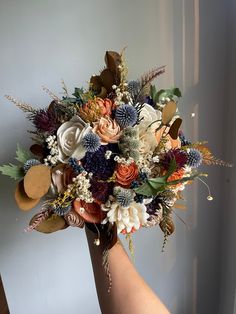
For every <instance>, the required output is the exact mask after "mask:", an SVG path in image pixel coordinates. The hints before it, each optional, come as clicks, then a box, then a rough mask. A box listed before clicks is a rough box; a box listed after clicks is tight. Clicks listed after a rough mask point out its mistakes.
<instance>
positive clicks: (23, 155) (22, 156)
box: [15, 144, 32, 164]
mask: <svg viewBox="0 0 236 314" xmlns="http://www.w3.org/2000/svg"><path fill="white" fill-rule="evenodd" d="M31 158H32V155H31V154H30V152H28V151H27V150H25V149H23V148H22V147H21V146H20V145H19V144H17V149H16V157H15V159H16V160H18V161H19V162H21V163H23V164H24V163H25V162H26V161H27V160H29V159H31Z"/></svg>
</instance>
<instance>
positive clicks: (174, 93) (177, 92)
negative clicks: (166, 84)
mask: <svg viewBox="0 0 236 314" xmlns="http://www.w3.org/2000/svg"><path fill="white" fill-rule="evenodd" d="M172 91H173V95H175V96H177V97H182V93H181V91H180V89H179V88H178V87H175V88H173V89H172Z"/></svg>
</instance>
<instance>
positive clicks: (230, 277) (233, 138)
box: [219, 0, 236, 314]
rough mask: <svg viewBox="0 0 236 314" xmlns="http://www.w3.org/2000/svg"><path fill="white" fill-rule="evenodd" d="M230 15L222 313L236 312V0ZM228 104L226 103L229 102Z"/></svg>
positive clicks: (228, 18)
mask: <svg viewBox="0 0 236 314" xmlns="http://www.w3.org/2000/svg"><path fill="white" fill-rule="evenodd" d="M229 9H230V10H229V12H228V15H227V46H226V47H227V62H226V73H227V78H228V79H227V81H226V82H227V86H226V96H225V102H224V117H225V127H224V130H225V133H226V134H227V136H228V140H227V141H226V143H225V156H226V157H225V158H228V159H230V160H232V162H233V163H234V168H232V169H231V171H230V173H229V172H228V173H225V175H224V182H226V184H225V185H224V196H225V197H224V203H223V206H222V215H221V217H222V219H221V221H222V223H221V234H222V237H221V247H222V251H221V284H220V287H221V290H220V292H221V293H220V311H219V313H227V314H228V313H233V314H235V313H236V271H235V265H236V242H235V240H236V228H235V223H236V205H235V204H236V194H235V186H236V167H235V166H236V150H235V143H236V124H235V117H236V106H235V105H236V101H235V85H236V59H235V56H236V20H235V15H236V2H235V1H234V0H230V1H229ZM225 104H226V105H225Z"/></svg>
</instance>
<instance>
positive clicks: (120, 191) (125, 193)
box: [113, 187, 133, 207]
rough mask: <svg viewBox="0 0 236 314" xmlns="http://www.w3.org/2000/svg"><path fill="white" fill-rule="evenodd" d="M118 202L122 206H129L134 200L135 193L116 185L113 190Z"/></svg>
mask: <svg viewBox="0 0 236 314" xmlns="http://www.w3.org/2000/svg"><path fill="white" fill-rule="evenodd" d="M113 193H114V195H115V197H116V200H117V202H118V203H119V204H120V205H121V206H122V207H127V206H129V205H130V203H132V201H133V193H132V191H131V190H127V189H124V188H121V187H116V188H114V191H113Z"/></svg>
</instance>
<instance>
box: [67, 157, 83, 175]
mask: <svg viewBox="0 0 236 314" xmlns="http://www.w3.org/2000/svg"><path fill="white" fill-rule="evenodd" d="M68 164H69V165H70V166H71V168H72V169H73V170H74V173H75V174H79V173H81V172H83V171H84V168H83V167H82V166H81V165H79V164H78V162H77V159H75V158H70V159H69V160H68Z"/></svg>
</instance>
